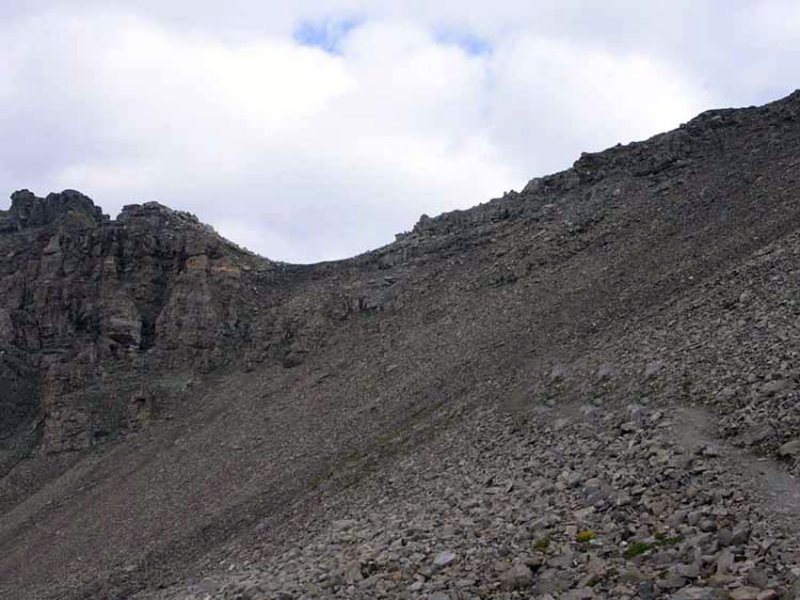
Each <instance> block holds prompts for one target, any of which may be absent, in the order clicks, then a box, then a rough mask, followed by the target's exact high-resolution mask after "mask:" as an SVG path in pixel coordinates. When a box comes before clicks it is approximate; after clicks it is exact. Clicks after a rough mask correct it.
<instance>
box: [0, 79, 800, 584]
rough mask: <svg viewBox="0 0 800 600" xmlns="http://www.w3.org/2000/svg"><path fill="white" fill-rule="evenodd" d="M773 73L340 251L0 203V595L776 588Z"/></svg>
mask: <svg viewBox="0 0 800 600" xmlns="http://www.w3.org/2000/svg"><path fill="white" fill-rule="evenodd" d="M799 119H800V94H798V93H795V94H793V95H791V96H789V97H787V98H785V99H783V100H781V101H778V102H776V103H773V104H770V105H767V106H764V107H757V108H748V109H740V110H721V111H710V112H708V113H704V114H703V115H700V116H699V117H698V118H696V119H694V120H692V121H691V122H689V123H687V124H686V125H684V126H682V127H681V128H679V129H678V130H676V131H673V132H670V133H666V134H663V135H660V136H656V137H654V138H653V139H651V140H648V141H646V142H641V143H636V144H631V145H628V146H620V147H616V148H612V149H610V150H607V151H605V152H601V153H597V154H591V155H584V156H582V157H581V158H580V159H579V160H578V161H577V162H576V163H575V165H574V167H573V168H572V169H570V170H568V171H565V172H563V173H559V174H555V175H552V176H548V177H544V178H540V179H536V180H533V181H531V182H530V183H529V184H528V185H527V186H526V187H525V189H524V190H523V191H522V192H521V193H516V192H511V193H508V194H506V195H505V196H504V197H502V198H498V199H496V200H493V201H491V202H489V203H487V204H484V205H481V206H478V207H476V208H474V209H471V210H468V211H456V212H453V213H448V214H445V215H441V216H439V217H435V218H427V217H425V218H422V219H421V220H420V222H419V223H418V224H417V225H416V226H415V227H414V228H413V230H412V231H410V232H408V233H406V234H402V235H400V236H398V239H397V241H395V242H394V243H392V244H390V245H388V246H386V247H384V248H380V249H377V250H375V251H374V252H370V253H367V254H365V255H362V256H359V257H355V258H353V259H350V260H347V261H340V262H336V263H325V264H320V265H310V266H298V265H286V264H282V263H276V262H272V261H269V260H266V259H263V258H260V257H257V256H254V255H252V254H250V253H248V252H247V251H245V250H242V249H240V248H238V247H236V246H235V245H234V244H231V243H230V242H227V241H226V240H224V239H222V238H220V237H219V236H218V235H216V234H215V233H214V232H213V231H212V230H210V229H209V228H208V227H206V226H204V225H202V224H201V223H200V222H198V220H197V219H196V218H194V217H193V216H191V215H187V214H185V213H180V212H176V211H172V210H170V209H167V208H165V207H163V206H161V205H159V204H156V203H147V204H144V205H133V206H130V207H127V208H126V209H125V210H124V211H123V212H122V214H121V215H119V217H117V218H116V219H114V220H111V219H109V218H107V217H105V216H103V214H102V211H101V210H100V209H98V208H97V207H96V206H95V205H94V203H93V202H92V201H91V200H89V199H88V198H86V197H85V196H83V195H81V194H79V193H78V192H72V191H67V192H63V193H61V194H51V195H50V196H48V197H47V198H37V197H35V196H34V195H33V194H31V193H29V192H25V191H21V192H17V193H15V194H14V195H13V197H12V204H11V207H10V208H9V210H7V211H4V212H0V453H1V454H0V477H2V478H0V511H1V512H0V550H2V552H1V553H0V598H4V599H5V598H9V599H16V598H34V597H35V598H43V599H47V598H68V599H69V598H75V599H77V598H120V599H122V598H139V599H141V600H144V599H155V598H161V599H163V600H174V599H178V598H196V599H204V600H205V599H208V598H220V597H221V598H283V599H288V598H294V599H299V598H328V597H331V598H336V597H341V598H411V599H427V600H430V599H432V598H435V599H437V600H444V599H445V598H448V599H450V600H456V599H467V598H494V597H497V598H528V597H532V598H540V599H548V598H553V599H560V598H570V599H578V598H580V599H588V598H620V599H621V598H628V599H633V598H683V599H690V598H737V597H739V598H749V597H755V598H759V599H761V600H764V599H767V598H793V597H795V596H796V595H797V593H798V592H800V584H798V578H800V554H799V553H798V552H799V549H798V545H797V540H800V531H798V529H800V525H798V523H800V489H798V486H797V483H796V480H795V478H794V476H796V475H798V474H800V452H799V451H797V448H796V443H797V439H800V413H798V411H797V406H798V401H799V400H800V395H799V394H800V389H798V388H799V386H800V383H798V382H800V359H799V358H798V356H799V355H798V348H800V344H799V343H798V342H799V341H800V335H799V334H798V329H797V327H796V323H797V317H798V310H799V309H798V307H799V306H800V304H798V297H797V290H798V289H800V270H798V267H797V264H798V257H800V202H798V190H800V160H798V156H800V120H799Z"/></svg>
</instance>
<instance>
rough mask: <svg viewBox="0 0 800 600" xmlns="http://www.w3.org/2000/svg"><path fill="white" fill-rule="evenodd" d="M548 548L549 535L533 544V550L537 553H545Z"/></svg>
mask: <svg viewBox="0 0 800 600" xmlns="http://www.w3.org/2000/svg"><path fill="white" fill-rule="evenodd" d="M549 547H550V536H549V535H546V536H544V537H543V538H540V539H538V540H536V541H535V542H534V543H533V549H534V550H538V551H539V552H547V549H548V548H549Z"/></svg>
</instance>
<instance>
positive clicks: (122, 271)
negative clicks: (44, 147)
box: [0, 191, 273, 452]
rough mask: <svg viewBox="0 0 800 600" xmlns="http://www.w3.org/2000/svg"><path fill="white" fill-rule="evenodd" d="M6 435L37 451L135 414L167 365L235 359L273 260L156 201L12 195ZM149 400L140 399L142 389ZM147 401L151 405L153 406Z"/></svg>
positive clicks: (6, 264)
mask: <svg viewBox="0 0 800 600" xmlns="http://www.w3.org/2000/svg"><path fill="white" fill-rule="evenodd" d="M0 231H2V233H0V246H1V247H2V248H1V249H0V252H1V253H2V255H3V257H4V260H3V261H2V266H0V268H1V269H2V272H0V345H2V348H3V354H2V361H3V362H2V367H0V368H1V369H2V370H1V371H0V373H2V377H3V379H4V381H6V382H7V386H6V387H5V389H7V390H8V389H12V390H14V391H13V392H12V393H4V394H2V395H1V396H0V411H2V414H3V415H4V417H5V418H3V419H2V420H0V427H1V428H2V435H3V437H8V436H9V435H12V434H17V435H16V436H12V437H15V438H16V439H17V441H18V442H19V437H20V435H22V436H23V437H25V436H26V435H29V434H31V433H35V434H36V437H38V440H34V439H31V440H28V442H27V445H28V446H30V444H31V443H34V444H36V446H37V449H38V450H39V451H42V452H58V451H62V450H76V449H80V448H86V447H88V446H90V445H92V444H93V443H95V442H96V441H98V440H100V439H101V438H103V437H104V436H107V435H109V434H111V433H114V431H115V430H117V429H120V428H126V427H130V426H134V425H135V424H136V422H137V419H138V418H139V411H140V410H141V408H142V407H141V406H140V405H141V404H142V402H145V403H147V400H146V399H147V398H148V394H150V392H148V391H147V382H146V381H141V382H136V383H135V385H133V386H132V387H131V385H125V382H126V378H127V377H135V375H134V374H135V373H139V374H141V373H142V372H145V371H148V370H149V371H151V372H157V371H160V370H162V369H163V368H170V369H179V368H180V367H194V366H196V367H198V368H203V369H209V368H212V367H214V366H222V365H223V364H225V363H230V362H235V361H236V360H237V359H238V358H239V357H240V351H241V350H242V349H243V347H244V344H245V342H246V341H247V340H248V339H250V338H252V336H253V328H254V319H253V318H252V316H251V311H250V310H248V306H247V303H248V302H251V301H252V299H253V298H252V296H253V294H252V292H251V288H250V287H249V286H248V284H247V281H246V280H247V279H248V277H249V272H250V271H252V270H253V269H260V270H262V271H263V270H267V271H269V270H271V269H273V265H271V263H269V261H265V260H261V259H258V258H256V257H254V256H252V255H250V254H248V253H247V252H245V251H243V250H241V249H239V248H236V247H235V246H233V245H232V244H230V243H229V242H227V241H225V240H223V239H222V238H220V237H219V236H218V235H216V234H215V233H214V232H213V231H212V230H211V229H210V228H208V227H206V226H203V225H201V224H200V223H199V222H198V221H197V219H196V218H194V217H192V216H191V215H187V214H183V213H178V212H175V211H172V210H169V209H167V208H165V207H163V206H160V205H158V204H156V203H148V204H145V205H143V206H138V205H134V206H128V207H126V208H125V209H124V210H123V212H122V214H121V215H120V216H119V218H118V219H116V220H114V221H111V220H110V219H109V218H108V217H106V216H104V215H103V214H102V211H101V210H100V208H99V207H96V206H94V204H93V203H92V201H91V200H90V199H89V198H87V197H86V196H83V195H82V194H80V193H78V192H74V191H66V192H63V193H61V194H50V195H49V196H47V198H37V197H35V196H33V195H32V194H31V193H29V192H27V191H21V192H16V193H15V194H14V195H13V196H12V204H11V209H10V210H9V211H8V212H7V213H6V214H5V215H3V218H2V220H1V221H0ZM143 399H144V400H143ZM147 410H150V409H149V408H148V409H147Z"/></svg>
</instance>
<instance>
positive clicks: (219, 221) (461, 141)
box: [0, 0, 800, 263]
mask: <svg viewBox="0 0 800 600" xmlns="http://www.w3.org/2000/svg"><path fill="white" fill-rule="evenodd" d="M798 42H800V2H796V1H795V0H761V1H759V0H747V1H743V0H705V1H704V0H651V1H649V2H642V1H641V0H604V1H603V2H596V1H594V0H592V1H589V0H556V1H535V0H493V1H491V2H487V1H476V0H459V1H458V2H456V1H455V0H438V1H437V2H430V1H429V0H425V1H423V0H408V1H406V2H399V1H397V0H394V1H387V2H382V1H374V0H373V1H367V0H327V1H325V2H322V1H320V0H295V1H293V2H273V1H271V0H227V1H226V2H224V3H220V2H211V1H210V0H141V1H128V2H118V1H115V0H69V1H64V0H62V1H59V0H25V1H24V2H23V1H22V0H10V1H8V2H0V136H1V137H2V140H3V143H2V144H0V193H2V194H6V195H10V194H11V192H12V191H14V190H16V189H22V188H27V189H30V190H31V191H33V192H35V193H36V194H38V195H46V194H47V193H49V192H51V191H61V190H63V189H77V190H80V191H82V192H84V193H85V194H87V195H89V196H90V197H91V198H93V199H94V200H95V202H96V203H97V204H99V205H100V206H102V207H103V209H104V210H105V212H107V213H109V214H111V215H112V217H113V216H115V215H116V214H117V213H118V212H119V210H120V209H121V208H122V206H124V205H125V204H131V203H141V202H147V201H151V200H157V201H159V202H161V203H163V204H166V205H168V206H170V207H172V208H175V209H180V210H188V211H190V212H193V213H195V214H196V215H197V216H198V217H199V218H200V219H201V220H203V221H205V222H207V223H209V224H211V225H213V226H214V227H215V228H216V229H217V231H219V232H220V233H221V234H222V235H224V236H226V237H228V238H229V239H231V240H233V241H235V242H237V243H239V244H240V245H242V246H245V247H247V248H249V249H250V250H253V251H255V252H258V253H259V254H261V255H263V256H266V257H269V258H271V259H274V260H283V261H287V262H302V263H306V262H316V261H321V260H333V259H338V258H344V257H348V256H353V255H355V254H359V253H361V252H364V251H367V250H369V249H373V248H376V247H379V246H381V245H383V244H386V243H389V242H391V241H392V240H393V239H394V234H396V233H399V232H403V231H406V230H409V229H410V228H411V227H412V226H413V225H414V223H415V222H416V221H417V219H418V218H419V216H420V215H421V214H423V213H425V214H429V215H435V214H438V213H441V212H444V211H448V210H453V209H457V208H468V207H470V206H474V205H476V204H478V203H480V202H485V201H487V200H489V199H491V198H494V197H498V196H501V195H502V194H503V192H505V191H508V190H511V189H515V190H520V189H522V187H524V185H525V184H526V183H527V181H528V180H530V179H532V178H533V177H538V176H542V175H545V174H548V173H552V172H555V171H560V170H563V169H566V168H569V167H570V166H571V165H572V163H573V162H574V160H575V159H576V158H577V157H578V156H579V155H580V153H581V152H584V151H598V150H602V149H603V148H606V147H609V146H613V145H615V144H617V143H627V142H630V141H634V140H639V139H646V138H647V137H650V136H652V135H654V134H656V133H659V132H662V131H665V130H668V129H672V128H674V127H677V126H678V125H680V124H681V123H683V122H685V121H687V120H689V119H690V118H692V117H693V116H695V115H696V114H697V113H699V112H702V111H703V110H706V109H708V108H718V107H728V106H748V105H753V104H761V103H764V102H768V101H770V100H774V99H777V98H780V97H782V96H785V95H787V94H789V93H790V92H792V91H793V90H794V89H795V88H797V87H800V83H799V82H798V79H797V77H796V74H798V73H800V43H798ZM7 205H8V202H6V203H4V202H3V201H1V200H0V208H4V207H6V206H7Z"/></svg>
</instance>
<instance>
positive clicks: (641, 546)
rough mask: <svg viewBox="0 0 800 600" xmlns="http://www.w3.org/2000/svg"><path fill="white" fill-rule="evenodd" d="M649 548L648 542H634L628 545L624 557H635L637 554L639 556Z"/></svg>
mask: <svg viewBox="0 0 800 600" xmlns="http://www.w3.org/2000/svg"><path fill="white" fill-rule="evenodd" d="M650 549H651V546H650V544H648V543H647V542H635V543H633V544H631V545H630V546H628V549H627V550H625V558H636V557H637V556H641V555H642V554H645V553H646V552H649V551H650Z"/></svg>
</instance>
